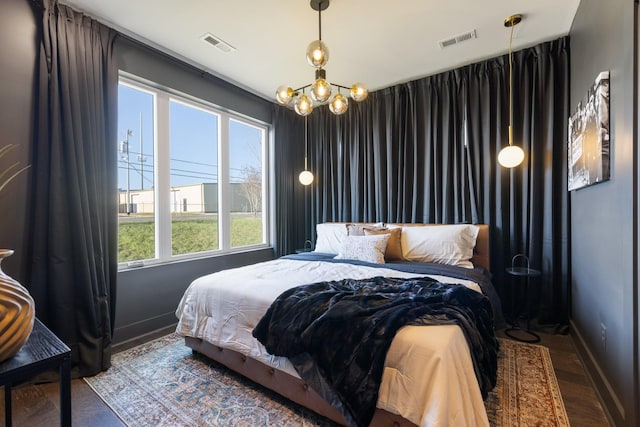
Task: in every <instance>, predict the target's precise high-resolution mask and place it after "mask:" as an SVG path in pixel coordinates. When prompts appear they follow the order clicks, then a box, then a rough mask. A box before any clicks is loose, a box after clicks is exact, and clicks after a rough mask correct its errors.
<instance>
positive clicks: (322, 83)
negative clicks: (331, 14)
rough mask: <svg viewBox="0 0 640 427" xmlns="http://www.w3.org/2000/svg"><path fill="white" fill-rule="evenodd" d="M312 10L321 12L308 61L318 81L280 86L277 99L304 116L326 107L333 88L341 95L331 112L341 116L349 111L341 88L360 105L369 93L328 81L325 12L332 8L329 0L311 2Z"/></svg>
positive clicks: (332, 103)
mask: <svg viewBox="0 0 640 427" xmlns="http://www.w3.org/2000/svg"><path fill="white" fill-rule="evenodd" d="M310 3H311V8H312V9H313V10H317V11H318V40H314V41H312V42H311V43H309V46H307V61H309V64H310V65H311V66H312V67H315V69H316V74H315V76H316V79H315V81H314V82H313V83H312V84H308V85H305V86H302V87H299V88H298V89H293V88H291V87H290V86H286V85H283V86H280V87H279V88H278V90H277V91H276V99H277V100H278V102H279V103H280V104H283V105H288V106H290V105H293V108H294V109H295V111H296V113H298V114H299V115H301V116H308V115H309V114H311V112H312V111H313V108H314V101H315V103H316V105H322V104H325V103H326V102H327V101H329V98H331V93H332V86H335V87H336V88H337V90H338V92H337V93H336V94H335V95H334V96H333V98H332V99H331V101H330V102H329V110H331V112H332V113H333V114H336V115H340V114H343V113H344V112H345V111H347V108H349V100H348V99H347V98H346V97H345V96H344V95H343V94H342V93H341V92H340V91H341V89H345V90H348V91H349V92H350V95H351V99H353V100H354V101H356V102H360V101H364V100H365V99H366V98H367V95H368V94H369V92H368V90H367V88H366V87H365V86H364V85H363V84H362V83H354V84H353V85H352V86H351V87H347V86H342V85H339V84H336V83H333V82H328V81H327V71H326V70H325V69H324V68H323V67H324V66H325V65H326V64H327V62H328V61H329V48H328V47H327V45H326V44H324V42H323V41H322V11H323V10H325V9H327V8H328V7H329V0H311V2H310ZM309 87H310V88H311V90H310V92H311V98H310V97H308V96H307V94H306V93H305V89H307V88H309Z"/></svg>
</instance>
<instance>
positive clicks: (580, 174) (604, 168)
mask: <svg viewBox="0 0 640 427" xmlns="http://www.w3.org/2000/svg"><path fill="white" fill-rule="evenodd" d="M568 144H569V146H568V152H567V158H568V162H569V176H568V188H569V191H572V190H577V189H579V188H582V187H586V186H588V185H593V184H597V183H599V182H603V181H607V180H608V179H609V178H610V170H609V169H610V165H609V151H610V148H611V145H610V144H611V141H610V139H609V72H608V71H603V72H601V73H600V74H598V77H596V79H595V82H594V84H593V86H591V88H589V90H588V91H587V95H586V97H585V98H583V100H582V101H581V102H580V103H579V104H578V108H576V110H575V112H574V113H573V115H571V117H569V141H568Z"/></svg>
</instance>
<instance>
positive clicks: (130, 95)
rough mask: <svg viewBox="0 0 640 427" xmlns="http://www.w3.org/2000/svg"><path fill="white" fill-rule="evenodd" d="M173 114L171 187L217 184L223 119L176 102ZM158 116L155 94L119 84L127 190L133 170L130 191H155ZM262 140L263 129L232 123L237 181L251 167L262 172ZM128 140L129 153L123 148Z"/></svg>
mask: <svg viewBox="0 0 640 427" xmlns="http://www.w3.org/2000/svg"><path fill="white" fill-rule="evenodd" d="M169 115H170V144H171V154H170V156H171V185H172V186H178V185H187V184H196V183H202V182H217V181H218V179H217V173H218V141H217V139H218V126H219V118H218V116H217V115H215V114H212V113H210V112H208V111H205V110H202V109H198V108H194V107H192V106H190V105H187V104H183V103H181V102H178V101H174V100H172V101H170V104H169ZM153 117H154V114H153V95H152V94H150V93H147V92H144V91H141V90H137V89H134V88H132V87H130V86H127V85H123V84H120V85H119V90H118V141H117V155H118V187H119V188H121V189H126V188H127V169H128V172H129V186H130V187H129V189H130V190H138V189H141V188H142V189H150V188H152V187H153V161H154V154H153V145H154V124H153ZM141 123H142V126H140V125H141ZM127 131H129V132H127ZM261 135H262V130H261V129H257V128H254V127H252V126H250V125H248V124H245V123H242V122H240V121H238V120H231V121H230V122H229V138H230V151H229V161H230V168H231V169H230V178H231V182H238V181H241V180H242V177H243V170H244V169H245V168H258V169H260V168H261V156H262V148H261V141H262V137H261ZM127 140H128V150H127V144H126V143H123V141H127ZM127 151H128V156H127ZM127 158H128V159H129V163H128V164H127V160H126V159H127Z"/></svg>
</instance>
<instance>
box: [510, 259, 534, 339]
mask: <svg viewBox="0 0 640 427" xmlns="http://www.w3.org/2000/svg"><path fill="white" fill-rule="evenodd" d="M518 257H523V258H524V259H525V260H526V263H527V264H526V267H524V266H523V267H518V266H516V259H518ZM505 271H506V273H507V274H508V275H510V276H513V277H514V278H519V279H520V285H521V286H522V282H523V281H524V293H523V294H522V295H521V298H520V301H519V304H518V309H517V310H516V309H515V298H514V297H513V295H514V294H515V290H513V289H512V292H511V295H512V297H511V312H512V320H511V327H510V328H507V329H505V331H504V333H505V334H506V335H507V336H508V337H509V338H513V339H514V340H517V341H522V342H528V343H536V342H539V341H540V336H539V335H538V334H536V333H535V332H533V331H531V329H530V327H529V321H530V318H531V313H530V310H529V308H528V307H526V305H527V298H528V296H529V282H530V280H531V279H532V278H534V277H538V276H541V275H542V272H541V271H540V270H535V269H533V268H529V258H527V257H526V256H525V255H522V254H518V255H516V256H514V257H513V260H512V261H511V267H509V268H507V269H505ZM512 285H513V283H512ZM523 308H525V310H526V320H527V328H526V329H521V328H520V323H519V318H520V315H521V313H522V309H523ZM523 335H525V336H523Z"/></svg>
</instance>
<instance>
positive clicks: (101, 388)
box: [85, 334, 569, 427]
mask: <svg viewBox="0 0 640 427" xmlns="http://www.w3.org/2000/svg"><path fill="white" fill-rule="evenodd" d="M85 381H86V382H87V383H88V384H89V386H90V387H91V388H92V389H93V390H94V391H95V392H96V393H97V394H98V395H99V396H100V397H101V398H102V400H104V401H105V403H106V404H107V405H109V406H110V407H111V408H112V409H113V410H114V412H115V413H116V414H118V416H119V417H120V418H121V419H122V421H123V422H124V423H125V424H127V425H129V426H131V427H135V426H234V427H236V426H246V427H260V426H265V427H267V426H283V427H287V426H291V427H293V426H335V424H334V423H333V422H331V421H329V420H327V419H326V418H324V417H321V416H319V415H317V414H315V413H314V412H312V411H309V410H307V409H306V408H303V407H301V406H299V405H296V404H294V403H291V402H290V401H288V400H286V399H284V398H282V397H280V396H278V395H277V394H275V393H273V392H271V391H270V390H268V389H265V388H263V387H261V386H259V385H256V384H255V383H253V382H251V381H249V380H247V379H245V378H243V377H241V376H239V375H237V374H235V373H234V372H233V371H231V370H229V369H226V368H224V367H222V366H221V365H219V364H217V363H215V362H211V361H209V360H208V359H206V358H205V357H203V356H200V355H193V354H192V352H191V349H189V348H187V347H185V345H184V340H183V339H182V338H180V337H178V336H177V335H175V334H170V335H168V336H165V337H162V338H159V339H157V340H155V341H152V342H149V343H147V344H143V345H141V346H138V347H134V348H132V349H130V350H127V351H124V352H121V353H117V354H115V355H114V356H113V358H112V367H111V368H110V369H109V370H108V371H106V372H103V373H101V374H99V375H96V376H94V377H90V378H85ZM485 406H486V408H487V413H488V416H489V421H490V423H491V425H492V426H496V427H497V426H504V427H507V426H508V427H513V426H560V427H563V426H568V425H569V422H568V418H567V414H566V411H565V409H564V404H563V403H562V398H561V396H560V392H559V389H558V384H557V381H556V377H555V374H554V372H553V366H552V364H551V358H550V356H549V350H548V349H547V348H546V347H543V346H539V345H531V344H523V343H518V342H515V341H511V340H505V339H500V357H499V360H498V383H497V385H496V387H495V388H494V390H493V391H492V392H491V394H490V395H489V397H488V398H487V400H486V402H485Z"/></svg>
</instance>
